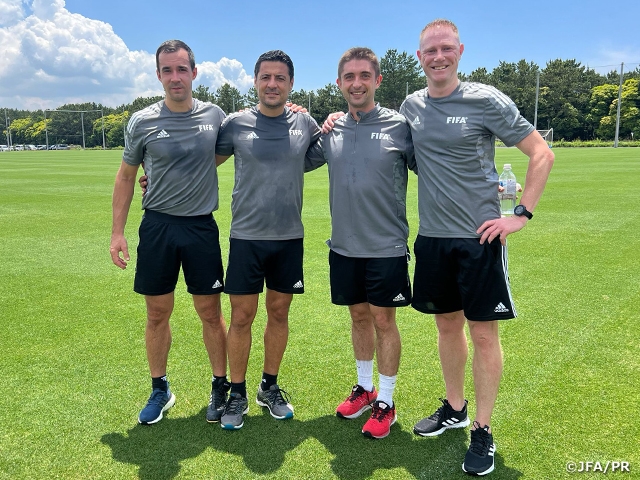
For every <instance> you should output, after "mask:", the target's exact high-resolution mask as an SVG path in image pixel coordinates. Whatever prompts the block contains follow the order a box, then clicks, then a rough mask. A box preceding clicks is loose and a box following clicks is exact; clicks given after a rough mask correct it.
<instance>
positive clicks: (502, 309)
mask: <svg viewBox="0 0 640 480" xmlns="http://www.w3.org/2000/svg"><path fill="white" fill-rule="evenodd" d="M493 311H494V312H496V313H506V312H508V311H509V309H508V308H507V307H505V306H504V304H503V303H502V302H500V303H499V304H498V305H496V308H494V309H493Z"/></svg>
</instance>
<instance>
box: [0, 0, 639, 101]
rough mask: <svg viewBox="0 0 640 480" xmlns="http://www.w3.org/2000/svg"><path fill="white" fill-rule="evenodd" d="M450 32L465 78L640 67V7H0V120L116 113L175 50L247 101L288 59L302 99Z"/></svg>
mask: <svg viewBox="0 0 640 480" xmlns="http://www.w3.org/2000/svg"><path fill="white" fill-rule="evenodd" d="M438 17H444V18H449V19H451V20H453V21H454V22H455V23H456V24H457V25H458V28H459V29H460V36H461V40H462V42H463V43H464V44H465V52H464V54H463V57H462V60H461V63H460V70H461V71H462V72H465V73H471V72H472V71H473V70H475V69H476V68H479V67H486V68H487V69H488V70H489V71H490V70H492V69H493V68H494V67H495V66H496V65H498V63H499V61H501V60H502V61H506V62H517V61H518V60H520V59H523V58H524V59H526V60H527V61H533V62H536V63H537V64H538V65H540V66H541V67H544V66H545V65H546V63H547V62H548V61H549V60H553V59H556V58H562V59H576V60H577V61H579V62H581V63H582V64H583V65H589V66H590V67H594V68H596V69H597V70H598V71H600V72H601V73H606V72H608V71H610V70H614V69H615V70H619V68H620V62H625V70H627V69H631V70H632V69H634V68H636V67H638V66H639V65H640V35H638V33H637V31H638V29H639V28H640V23H639V19H640V2H638V1H637V0H634V1H631V0H623V1H619V2H616V3H614V2H612V3H610V4H609V3H606V2H595V1H590V0H586V1H581V2H578V1H557V2H541V3H537V4H536V3H533V2H526V3H525V2H513V1H493V2H479V1H471V0H460V1H458V2H440V3H439V4H438V5H434V4H433V3H432V2H425V1H421V2H418V1H403V2H388V1H386V2H382V1H379V0H372V1H369V2H363V3H353V2H344V1H334V0H327V1H324V2H298V3H295V2H275V3H273V2H258V1H237V2H229V1H213V0H210V1H205V0H182V1H167V0H154V1H145V2H141V1H136V0H128V1H124V0H100V1H94V0H66V1H65V0H0V52H1V53H0V55H2V57H4V58H2V57H0V108H1V107H13V108H28V109H38V108H55V107H57V106H59V105H62V104H64V103H67V102H80V101H96V102H101V103H103V104H105V105H109V106H116V105H119V104H122V103H129V102H130V101H132V100H133V99H134V98H136V97H137V96H141V95H144V96H146V95H152V94H160V93H161V89H160V83H159V82H158V81H157V79H156V78H155V72H154V70H155V64H154V57H153V55H154V53H155V50H156V48H157V46H158V45H159V44H160V43H161V42H162V41H164V40H167V39H169V38H179V39H181V40H184V41H185V42H187V43H188V44H189V45H190V46H191V47H192V49H193V50H194V52H195V55H196V62H197V63H198V69H199V77H198V79H196V84H198V83H202V84H204V85H206V86H209V87H210V88H212V89H215V88H217V87H219V86H220V85H221V84H222V83H224V82H226V81H228V82H230V83H232V84H233V85H234V86H236V87H237V88H239V89H240V90H241V91H242V92H244V91H246V90H247V89H248V88H249V86H251V84H252V72H253V65H254V63H255V60H256V59H257V57H258V56H259V55H260V54H261V53H263V52H265V51H267V50H271V49H275V48H279V49H282V50H284V51H286V52H287V53H288V54H289V55H290V56H291V57H292V59H293V61H294V64H295V67H296V76H295V85H294V88H296V89H300V88H304V89H305V90H309V89H317V88H320V87H323V86H324V85H326V84H327V83H330V82H334V81H335V78H336V65H337V61H338V59H339V57H340V55H341V54H342V52H344V51H345V50H346V49H347V48H349V47H352V46H356V45H359V46H368V47H370V48H372V49H373V50H374V51H375V52H376V53H378V55H379V56H382V55H384V53H385V52H386V51H387V50H388V49H391V48H395V49H397V50H399V51H407V52H409V53H411V54H414V53H415V50H416V48H417V43H418V35H419V32H420V30H421V29H422V27H423V26H424V25H425V24H426V23H428V22H429V21H430V20H433V19H435V18H438Z"/></svg>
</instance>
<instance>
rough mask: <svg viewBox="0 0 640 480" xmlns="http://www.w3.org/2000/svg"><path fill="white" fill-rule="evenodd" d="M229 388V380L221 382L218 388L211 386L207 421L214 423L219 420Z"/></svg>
mask: <svg viewBox="0 0 640 480" xmlns="http://www.w3.org/2000/svg"><path fill="white" fill-rule="evenodd" d="M230 388H231V384H230V383H229V382H223V383H222V384H220V385H219V386H218V388H213V386H212V387H211V396H210V397H209V407H208V408H207V422H209V423H216V422H219V421H220V417H222V412H223V411H224V406H225V404H226V403H227V392H228V391H229V389H230Z"/></svg>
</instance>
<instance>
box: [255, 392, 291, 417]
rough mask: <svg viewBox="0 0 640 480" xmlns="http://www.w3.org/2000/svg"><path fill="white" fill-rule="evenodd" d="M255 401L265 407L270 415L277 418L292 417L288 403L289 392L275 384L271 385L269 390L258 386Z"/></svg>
mask: <svg viewBox="0 0 640 480" xmlns="http://www.w3.org/2000/svg"><path fill="white" fill-rule="evenodd" d="M256 403H257V404H258V405H260V406H261V407H267V408H268V409H269V413H271V416H272V417H273V418H275V419H277V420H284V419H285V418H293V406H292V405H291V404H290V403H289V394H288V393H287V392H285V391H284V390H281V389H280V387H279V386H278V385H277V384H274V385H271V387H269V390H266V391H265V390H262V385H260V386H259V387H258V395H257V396H256Z"/></svg>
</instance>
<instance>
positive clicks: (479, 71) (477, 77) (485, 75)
mask: <svg viewBox="0 0 640 480" xmlns="http://www.w3.org/2000/svg"><path fill="white" fill-rule="evenodd" d="M460 80H461V81H465V80H466V81H467V82H478V83H484V84H485V85H493V82H492V80H491V75H490V74H489V72H487V69H486V68H484V67H480V68H476V69H475V70H474V71H473V72H471V74H470V75H469V76H468V77H466V79H465V80H463V79H462V78H460Z"/></svg>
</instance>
